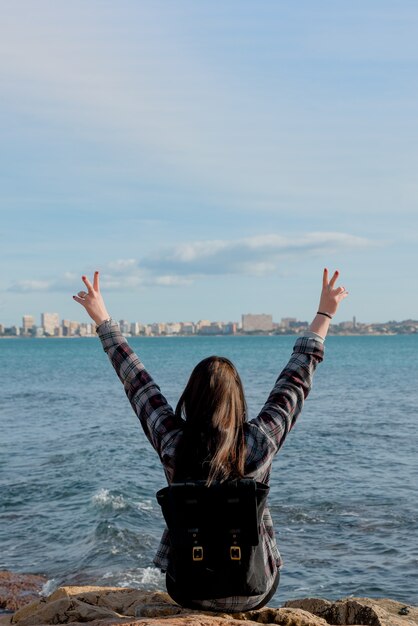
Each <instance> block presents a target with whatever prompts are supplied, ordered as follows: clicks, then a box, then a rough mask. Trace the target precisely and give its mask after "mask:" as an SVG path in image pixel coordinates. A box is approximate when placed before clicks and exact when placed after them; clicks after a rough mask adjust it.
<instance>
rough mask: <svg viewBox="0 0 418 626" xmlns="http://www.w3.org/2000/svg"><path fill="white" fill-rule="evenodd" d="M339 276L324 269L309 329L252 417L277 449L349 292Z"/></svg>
mask: <svg viewBox="0 0 418 626" xmlns="http://www.w3.org/2000/svg"><path fill="white" fill-rule="evenodd" d="M337 278H338V272H334V274H333V276H332V278H331V280H329V279H328V270H327V269H325V270H324V273H323V281H322V291H321V297H320V302H319V308H318V312H317V314H316V315H315V317H314V319H313V321H312V323H311V325H310V327H309V331H308V332H307V333H306V334H305V336H302V337H300V338H299V339H298V340H297V341H296V344H295V346H294V349H293V353H292V356H291V357H290V360H289V362H288V364H287V365H286V367H285V368H284V369H283V371H282V372H281V374H280V375H279V377H278V379H277V381H276V384H275V385H274V387H273V389H272V391H271V393H270V395H269V397H268V399H267V402H266V403H265V405H264V407H263V408H262V410H261V413H260V414H259V415H258V417H256V418H255V419H254V420H252V421H251V423H252V424H254V425H256V426H258V427H259V428H260V429H261V430H262V431H263V432H264V433H265V434H266V435H267V436H268V437H269V439H270V442H271V445H272V448H273V450H274V451H275V452H277V451H278V450H279V449H280V447H281V446H282V445H283V443H284V441H285V439H286V437H287V435H288V433H289V432H290V430H291V429H292V428H293V426H294V424H295V422H296V420H297V418H298V417H299V415H300V413H301V411H302V407H303V404H304V401H305V398H306V397H307V396H308V394H309V391H310V389H311V387H312V379H313V375H314V372H315V369H316V366H317V365H318V363H320V362H321V361H322V359H323V353H324V347H323V341H324V339H325V337H326V335H327V332H328V329H329V325H330V321H331V319H332V317H333V315H334V314H335V313H336V311H337V309H338V305H339V303H340V302H341V301H342V300H343V299H344V298H345V297H346V296H347V295H348V292H347V291H346V289H345V288H344V287H337V288H336V287H335V283H336V281H337Z"/></svg>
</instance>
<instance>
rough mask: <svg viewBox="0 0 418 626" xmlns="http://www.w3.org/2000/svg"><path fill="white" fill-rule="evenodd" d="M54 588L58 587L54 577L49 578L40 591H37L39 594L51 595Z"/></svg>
mask: <svg viewBox="0 0 418 626" xmlns="http://www.w3.org/2000/svg"><path fill="white" fill-rule="evenodd" d="M56 589H58V581H57V580H56V578H50V579H49V580H47V581H46V583H45V584H44V585H43V587H42V589H41V591H40V592H39V595H41V596H49V595H51V593H54V591H55V590H56Z"/></svg>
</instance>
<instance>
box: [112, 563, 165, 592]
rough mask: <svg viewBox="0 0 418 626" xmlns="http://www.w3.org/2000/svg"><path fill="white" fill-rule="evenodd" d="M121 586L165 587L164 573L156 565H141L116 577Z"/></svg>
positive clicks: (151, 588)
mask: <svg viewBox="0 0 418 626" xmlns="http://www.w3.org/2000/svg"><path fill="white" fill-rule="evenodd" d="M118 584H119V585H121V586H122V587H134V588H138V589H143V588H146V589H148V590H154V589H155V590H157V589H165V574H163V573H162V572H161V571H160V570H159V569H157V568H156V567H141V568H138V569H137V570H134V571H130V572H125V573H123V574H122V578H118Z"/></svg>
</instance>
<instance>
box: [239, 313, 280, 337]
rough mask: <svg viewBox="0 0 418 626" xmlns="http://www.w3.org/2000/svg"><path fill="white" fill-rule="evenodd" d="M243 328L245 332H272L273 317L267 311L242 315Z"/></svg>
mask: <svg viewBox="0 0 418 626" xmlns="http://www.w3.org/2000/svg"><path fill="white" fill-rule="evenodd" d="M242 330H243V332H244V333H253V332H257V331H262V332H270V331H272V330H273V317H272V315H266V314H265V313H259V314H253V313H247V314H244V315H242Z"/></svg>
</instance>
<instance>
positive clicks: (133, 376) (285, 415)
mask: <svg viewBox="0 0 418 626" xmlns="http://www.w3.org/2000/svg"><path fill="white" fill-rule="evenodd" d="M97 332H98V335H99V337H100V340H101V342H102V345H103V349H104V350H105V352H106V353H107V355H108V356H109V359H110V361H111V363H112V365H113V367H114V369H115V371H116V373H117V375H118V377H119V378H120V380H121V382H122V384H123V386H124V388H125V392H126V395H127V396H128V399H129V401H130V403H131V405H132V408H133V410H134V411H135V413H136V415H137V416H138V418H139V420H140V422H141V425H142V428H143V429H144V433H145V435H146V436H147V438H148V440H149V441H150V443H151V445H152V446H153V447H154V448H155V450H156V451H157V453H158V455H159V457H160V460H161V463H162V465H163V468H164V471H165V474H166V477H167V481H168V482H169V483H170V482H171V481H172V478H173V474H174V461H175V451H176V447H177V445H178V442H179V441H180V439H181V437H182V433H183V425H184V421H183V420H182V419H180V418H177V417H176V416H175V414H174V411H173V409H172V407H171V406H170V405H169V404H168V402H167V400H166V399H165V397H164V396H163V395H162V393H161V391H160V388H159V387H158V385H157V384H156V383H155V382H154V380H153V379H152V378H151V376H150V375H149V374H148V372H147V371H146V369H145V367H144V365H143V364H142V363H141V361H140V359H139V358H138V356H137V355H136V354H135V353H134V352H133V351H132V349H131V348H130V347H129V345H128V343H127V341H126V339H125V338H124V337H123V335H122V333H121V332H120V329H119V325H118V324H117V322H115V321H113V320H109V321H106V322H104V323H103V324H101V325H100V326H99V327H98V329H97ZM323 352H324V348H323V340H322V338H321V337H319V335H316V334H315V333H307V334H306V336H303V337H300V338H299V339H297V341H296V344H295V346H294V349H293V354H292V356H291V358H290V360H289V362H288V364H287V365H286V367H285V368H284V369H283V371H282V372H281V374H280V376H279V377H278V379H277V381H276V383H275V385H274V387H273V389H272V391H271V393H270V395H269V397H268V398H267V402H266V403H265V405H264V407H263V408H262V410H261V413H259V415H258V416H257V417H256V418H255V419H252V420H251V421H249V422H246V423H245V440H246V446H247V457H246V463H245V476H246V477H249V478H254V479H255V480H257V481H259V482H262V483H266V484H269V481H270V472H271V465H272V461H273V458H274V456H275V455H276V453H277V452H278V451H279V450H280V448H281V446H282V445H283V443H284V440H285V438H286V436H287V434H288V433H289V432H290V430H291V429H292V428H293V426H294V424H295V422H296V419H297V418H298V416H299V415H300V412H301V410H302V406H303V402H304V400H305V398H306V397H307V395H308V393H309V391H310V389H311V386H312V377H313V373H314V371H315V368H316V366H317V364H318V363H319V362H320V361H322V358H323ZM261 537H262V541H263V548H264V554H265V567H266V574H267V578H268V590H270V589H271V586H272V584H273V582H274V580H275V577H276V574H277V570H278V569H279V568H280V567H281V566H282V559H281V556H280V553H279V550H278V548H277V544H276V538H275V534H274V528H273V522H272V519H271V514H270V511H269V509H268V508H266V509H265V511H264V515H263V521H262V525H261ZM169 558H170V542H169V537H168V531H167V529H166V530H165V531H164V534H163V536H162V539H161V542H160V545H159V546H158V550H157V554H156V556H155V558H154V563H155V565H156V566H157V567H159V568H160V569H161V570H163V571H165V570H167V567H168V560H169ZM267 593H268V591H267V592H266V594H263V595H261V596H253V597H250V598H247V597H237V596H235V597H230V598H221V599H216V600H202V601H199V602H198V603H199V605H201V607H202V609H216V610H222V609H224V610H228V611H231V610H236V611H241V610H250V609H251V608H253V607H254V606H256V605H257V604H259V603H260V602H261V600H262V599H263V598H264V597H265V596H266V595H267ZM195 603H197V601H196V602H195Z"/></svg>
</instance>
